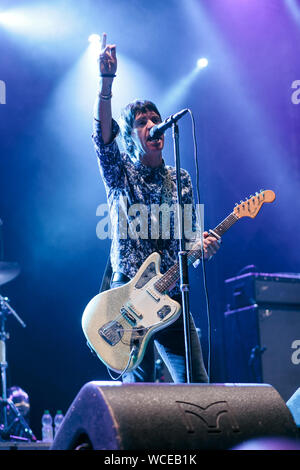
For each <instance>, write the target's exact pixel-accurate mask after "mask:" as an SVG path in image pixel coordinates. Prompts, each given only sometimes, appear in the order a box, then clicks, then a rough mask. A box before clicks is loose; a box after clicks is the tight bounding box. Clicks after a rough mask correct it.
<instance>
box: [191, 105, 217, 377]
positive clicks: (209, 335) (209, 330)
mask: <svg viewBox="0 0 300 470" xmlns="http://www.w3.org/2000/svg"><path fill="white" fill-rule="evenodd" d="M188 112H189V114H190V117H191V121H192V136H193V146H194V162H195V169H196V193H197V202H198V204H199V208H200V215H199V221H198V222H199V225H200V236H201V246H202V247H203V229H202V220H201V206H200V200H201V199H200V188H199V167H198V145H197V138H196V126H195V119H194V115H193V112H192V111H191V110H190V109H188ZM201 264H202V273H203V288H204V293H205V301H206V316H207V330H208V356H207V375H208V383H210V375H211V343H212V331H211V321H210V317H211V315H210V304H209V296H208V289H207V279H206V270H205V262H204V256H203V249H202V250H201Z"/></svg>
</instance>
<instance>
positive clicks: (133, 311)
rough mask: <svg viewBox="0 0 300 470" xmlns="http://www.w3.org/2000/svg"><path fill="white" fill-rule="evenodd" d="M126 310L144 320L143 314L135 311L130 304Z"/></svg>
mask: <svg viewBox="0 0 300 470" xmlns="http://www.w3.org/2000/svg"><path fill="white" fill-rule="evenodd" d="M123 308H125V307H123ZM126 310H127V312H128V310H130V312H131V313H132V314H133V315H134V316H136V317H137V318H139V319H140V320H141V319H142V318H143V315H142V314H141V313H139V312H138V311H137V310H136V309H135V307H134V306H133V305H132V304H131V303H129V302H127V304H126Z"/></svg>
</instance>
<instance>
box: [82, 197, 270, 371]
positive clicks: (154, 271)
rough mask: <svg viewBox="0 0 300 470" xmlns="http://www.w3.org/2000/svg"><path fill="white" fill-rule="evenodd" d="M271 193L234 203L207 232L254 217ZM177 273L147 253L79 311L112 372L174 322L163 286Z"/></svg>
mask: <svg viewBox="0 0 300 470" xmlns="http://www.w3.org/2000/svg"><path fill="white" fill-rule="evenodd" d="M274 200H275V193H274V192H273V191H271V190H267V191H261V192H260V193H256V195H255V196H251V197H250V198H249V199H247V200H246V201H244V202H242V201H241V203H240V204H236V205H235V207H234V209H233V212H231V213H230V214H229V215H228V216H227V217H226V218H225V219H224V220H223V221H222V222H221V223H220V224H219V225H218V226H217V227H216V228H214V229H213V230H210V231H209V232H210V234H211V235H213V236H215V237H216V238H217V239H218V238H220V237H221V236H222V235H223V234H224V233H225V232H226V231H227V230H228V229H229V228H230V227H231V226H232V225H233V224H235V222H237V220H239V219H241V218H242V217H251V218H254V217H256V215H257V214H258V212H259V210H260V209H261V207H262V205H263V204H264V203H265V202H273V201H274ZM194 246H195V249H193V248H192V249H191V250H190V251H189V252H188V255H187V258H188V264H192V263H195V261H197V260H198V259H199V258H201V256H202V250H201V248H200V247H199V242H198V244H195V245H194ZM179 277H180V272H179V264H178V263H175V264H174V265H173V266H172V267H171V268H170V269H169V270H168V271H167V272H166V273H165V274H161V273H160V255H159V254H158V253H152V254H151V255H150V256H149V257H148V258H147V259H146V260H145V261H144V263H143V264H142V266H141V267H140V269H139V270H138V272H137V273H136V275H135V276H134V278H133V279H131V280H130V281H129V282H128V283H127V284H124V285H123V286H121V287H116V288H114V289H110V290H108V291H105V292H102V293H100V294H98V295H96V296H95V297H93V298H92V299H91V301H90V302H89V303H88V305H87V306H86V308H85V310H84V312H83V315H82V329H83V332H84V335H85V337H86V339H87V342H88V344H89V346H90V347H91V349H92V350H93V351H94V352H95V353H96V354H97V356H98V357H99V359H100V360H101V361H102V362H103V363H104V364H105V365H106V366H107V367H108V368H109V369H112V370H113V371H115V372H119V373H123V372H124V371H131V370H133V369H135V368H136V367H137V366H138V365H139V364H140V363H141V361H142V359H143V357H144V354H145V350H146V346H147V343H148V341H149V339H150V337H151V336H152V335H153V334H154V333H155V332H156V331H158V330H161V329H162V328H166V327H167V326H168V325H170V324H171V323H173V322H174V321H175V320H176V319H177V318H178V317H179V315H180V313H181V306H180V304H179V303H178V302H176V301H175V300H173V299H171V298H170V297H169V296H168V295H167V292H168V291H169V290H170V289H171V288H172V287H173V286H174V285H175V284H176V282H177V280H178V279H179Z"/></svg>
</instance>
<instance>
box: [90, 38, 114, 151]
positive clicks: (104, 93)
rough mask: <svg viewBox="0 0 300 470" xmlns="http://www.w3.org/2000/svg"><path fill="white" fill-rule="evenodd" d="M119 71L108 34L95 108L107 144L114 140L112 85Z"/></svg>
mask: <svg viewBox="0 0 300 470" xmlns="http://www.w3.org/2000/svg"><path fill="white" fill-rule="evenodd" d="M116 71H117V56H116V46H115V45H106V33H103V35H102V41H101V52H100V56H99V72H100V87H99V92H98V96H97V99H96V102H95V107H94V117H95V118H96V119H98V120H99V121H100V123H101V131H102V138H103V142H104V143H105V144H108V143H109V142H111V140H112V109H111V98H112V83H113V80H114V77H115V76H116Z"/></svg>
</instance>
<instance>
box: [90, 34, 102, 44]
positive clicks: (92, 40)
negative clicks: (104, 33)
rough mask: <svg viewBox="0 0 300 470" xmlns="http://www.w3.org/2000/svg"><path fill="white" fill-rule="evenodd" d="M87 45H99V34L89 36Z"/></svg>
mask: <svg viewBox="0 0 300 470" xmlns="http://www.w3.org/2000/svg"><path fill="white" fill-rule="evenodd" d="M89 43H90V44H98V43H100V36H99V34H90V36H89Z"/></svg>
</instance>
